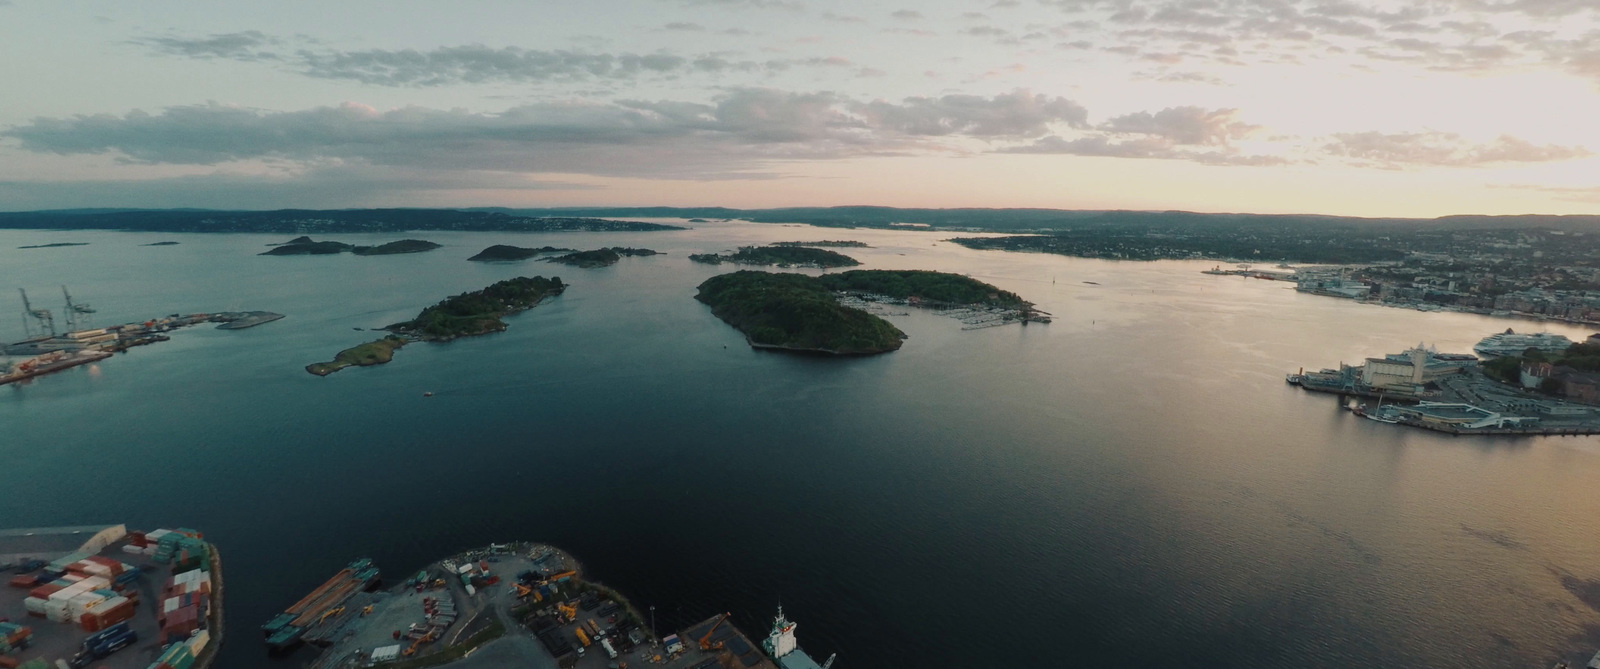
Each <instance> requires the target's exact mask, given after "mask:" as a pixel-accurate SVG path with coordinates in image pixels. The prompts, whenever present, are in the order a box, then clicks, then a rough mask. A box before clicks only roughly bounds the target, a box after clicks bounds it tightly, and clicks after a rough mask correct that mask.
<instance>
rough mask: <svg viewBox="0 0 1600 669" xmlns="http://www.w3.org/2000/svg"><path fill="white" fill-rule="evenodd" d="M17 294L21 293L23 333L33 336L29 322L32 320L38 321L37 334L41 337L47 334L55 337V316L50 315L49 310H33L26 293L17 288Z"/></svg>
mask: <svg viewBox="0 0 1600 669" xmlns="http://www.w3.org/2000/svg"><path fill="white" fill-rule="evenodd" d="M17 292H19V293H22V331H23V333H24V334H26V335H28V336H30V337H31V336H33V327H32V325H31V323H32V321H30V320H29V319H33V320H36V321H39V334H41V335H43V334H45V333H46V332H49V334H50V336H52V337H54V336H56V319H55V316H53V315H51V313H50V310H49V309H35V308H33V304H32V303H30V302H28V291H26V290H23V289H21V288H18V289H17Z"/></svg>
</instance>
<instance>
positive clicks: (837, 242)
mask: <svg viewBox="0 0 1600 669" xmlns="http://www.w3.org/2000/svg"><path fill="white" fill-rule="evenodd" d="M771 246H814V247H817V248H829V249H870V248H872V247H871V246H868V245H867V243H866V242H858V241H854V240H849V239H824V240H822V241H820V242H773V243H772V244H771Z"/></svg>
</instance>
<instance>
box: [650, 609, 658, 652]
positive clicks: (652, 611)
mask: <svg viewBox="0 0 1600 669" xmlns="http://www.w3.org/2000/svg"><path fill="white" fill-rule="evenodd" d="M659 641H660V639H659V638H658V637H656V606H655V605H654V604H651V605H650V643H651V645H655V644H656V643H658V642H659Z"/></svg>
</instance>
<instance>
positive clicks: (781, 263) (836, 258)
mask: <svg viewBox="0 0 1600 669" xmlns="http://www.w3.org/2000/svg"><path fill="white" fill-rule="evenodd" d="M689 259H690V260H693V261H695V262H698V263H705V264H707V265H720V264H722V263H733V264H735V265H777V266H778V267H813V268H822V269H827V268H831V267H855V266H856V265H860V264H861V263H860V262H857V261H856V259H855V258H851V257H850V256H847V255H844V254H842V253H836V252H834V251H829V250H827V249H819V248H812V247H808V246H779V245H777V244H774V245H771V246H741V247H739V250H738V251H735V252H733V253H722V254H717V253H696V254H694V255H691V256H689Z"/></svg>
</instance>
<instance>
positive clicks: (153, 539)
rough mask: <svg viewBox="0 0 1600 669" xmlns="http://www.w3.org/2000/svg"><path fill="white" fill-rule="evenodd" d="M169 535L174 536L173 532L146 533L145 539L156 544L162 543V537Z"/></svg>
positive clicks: (157, 531) (156, 531)
mask: <svg viewBox="0 0 1600 669" xmlns="http://www.w3.org/2000/svg"><path fill="white" fill-rule="evenodd" d="M169 534H172V530H155V531H153V532H146V533H145V535H144V538H145V539H147V540H149V541H150V543H152V544H153V543H155V542H157V541H160V540H161V537H164V536H167V535H169Z"/></svg>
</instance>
